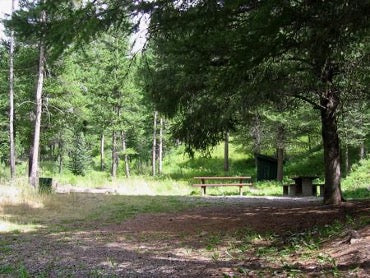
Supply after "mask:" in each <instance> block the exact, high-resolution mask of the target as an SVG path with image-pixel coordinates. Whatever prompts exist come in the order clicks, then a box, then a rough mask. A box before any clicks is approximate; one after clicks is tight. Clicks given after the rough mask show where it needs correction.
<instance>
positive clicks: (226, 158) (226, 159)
mask: <svg viewBox="0 0 370 278" xmlns="http://www.w3.org/2000/svg"><path fill="white" fill-rule="evenodd" d="M224 171H225V172H228V171H229V133H228V132H226V133H225V145H224Z"/></svg>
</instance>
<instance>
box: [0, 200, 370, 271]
mask: <svg viewBox="0 0 370 278" xmlns="http://www.w3.org/2000/svg"><path fill="white" fill-rule="evenodd" d="M91 197H93V196H91ZM110 197H111V196H105V197H102V198H101V199H99V201H100V202H104V200H105V201H107V200H110ZM126 197H127V196H126ZM130 198H131V197H130ZM132 198H143V197H142V196H132ZM155 198H157V197H150V198H146V199H145V202H149V203H150V202H152V201H153V200H155ZM118 199H119V198H118ZM251 199H253V203H252V201H250V202H249V203H248V200H251ZM251 199H248V198H240V199H235V200H234V202H233V203H231V204H230V203H227V202H225V203H222V200H220V202H217V200H216V201H214V200H212V199H209V205H208V206H205V207H194V208H187V210H185V211H182V212H174V213H163V212H161V211H160V210H159V211H158V213H150V211H151V209H150V208H149V209H148V213H144V214H137V215H136V216H135V217H133V218H130V219H126V218H124V219H123V220H122V221H120V222H119V223H108V222H106V221H105V220H104V219H99V217H97V218H93V219H90V218H89V219H72V222H68V221H67V222H65V223H55V222H53V221H52V219H51V218H48V219H47V220H44V221H41V220H40V221H39V222H38V223H36V224H40V225H42V227H41V228H38V230H37V231H35V232H29V233H20V232H12V233H3V234H1V235H0V239H1V240H0V244H1V246H0V250H1V251H2V253H3V254H2V255H3V256H1V258H0V265H4V266H5V265H13V266H22V267H24V268H25V269H26V270H27V272H28V273H29V275H30V276H31V277H33V276H37V275H44V276H47V277H64V276H68V275H71V276H76V277H112V276H119V277H122V276H133V277H208V276H212V275H216V276H222V275H223V273H224V274H230V275H231V274H232V273H234V272H235V271H239V272H240V274H243V275H244V274H245V273H247V274H245V275H249V274H248V273H252V274H251V276H253V275H256V276H257V275H258V273H259V272H261V271H263V272H264V273H270V274H274V273H275V274H276V275H277V274H279V273H283V272H284V273H286V271H291V270H294V271H299V273H301V274H303V275H304V274H305V273H311V274H312V273H316V272H319V273H321V272H325V271H331V270H332V268H330V267H327V269H325V266H323V267H320V268H317V267H316V268H315V269H313V268H312V267H310V266H305V265H299V264H296V265H288V266H286V265H281V266H276V265H275V266H271V263H269V262H267V261H266V259H265V258H264V256H261V257H258V258H255V257H251V258H248V257H243V258H242V259H240V258H239V259H233V258H228V259H224V258H222V259H219V258H217V256H213V255H212V253H213V250H208V249H209V248H208V247H209V245H210V244H213V245H215V246H217V248H218V246H219V245H220V246H221V244H219V242H218V240H219V241H221V240H223V239H226V242H225V243H226V244H227V236H228V235H230V234H232V233H234V232H237V231H240V230H241V229H244V230H248V231H254V232H257V233H267V232H271V233H277V234H284V233H286V232H288V231H289V232H295V231H302V230H305V229H308V228H311V227H313V226H322V225H326V224H330V223H332V222H333V221H336V220H339V221H341V220H343V221H344V220H345V219H346V218H347V217H348V216H351V215H352V216H358V215H363V214H364V215H366V214H367V215H368V214H369V201H363V202H354V203H350V204H347V205H345V206H342V207H335V206H322V205H317V204H312V203H307V202H302V203H298V204H297V203H296V202H289V201H286V200H285V201H284V200H278V201H275V202H274V201H271V200H267V199H266V198H251ZM122 200H126V199H124V198H123V199H122ZM157 200H159V201H160V202H164V200H165V199H164V198H159V199H157ZM236 200H237V201H236ZM117 204H118V205H119V203H117ZM22 206H25V205H22ZM45 209H47V208H45V207H44V208H42V207H39V208H35V207H32V206H28V207H22V208H19V207H18V208H17V207H16V206H14V205H13V206H12V205H8V206H3V213H4V215H7V220H8V221H10V222H11V221H14V222H17V221H18V223H19V219H20V215H17V214H16V213H17V212H18V213H20V212H24V211H28V212H29V213H30V214H32V215H36V214H42V213H43V212H42V211H43V210H45ZM133 215H135V214H133ZM22 219H23V220H24V223H25V224H29V222H27V220H26V219H24V218H22ZM55 225H59V226H58V227H56V226H55ZM215 236H218V237H219V239H218V238H215ZM212 237H213V239H212ZM212 240H213V242H212ZM261 244H262V243H261ZM261 246H262V245H261ZM254 247H256V248H258V247H260V246H259V245H258V243H255V246H254ZM212 248H213V247H212V246H211V248H210V249H212ZM215 248H216V247H215ZM207 250H208V251H209V252H207ZM244 272H245V273H244ZM0 273H1V268H0Z"/></svg>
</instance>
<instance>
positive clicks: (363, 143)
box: [360, 141, 365, 159]
mask: <svg viewBox="0 0 370 278" xmlns="http://www.w3.org/2000/svg"><path fill="white" fill-rule="evenodd" d="M364 158H365V142H364V141H362V142H361V145H360V159H364Z"/></svg>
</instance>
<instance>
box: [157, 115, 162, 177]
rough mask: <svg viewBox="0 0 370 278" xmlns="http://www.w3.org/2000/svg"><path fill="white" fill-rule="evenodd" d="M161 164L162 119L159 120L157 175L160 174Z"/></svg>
mask: <svg viewBox="0 0 370 278" xmlns="http://www.w3.org/2000/svg"><path fill="white" fill-rule="evenodd" d="M162 164H163V118H162V117H161V118H160V120H159V146H158V173H159V174H162Z"/></svg>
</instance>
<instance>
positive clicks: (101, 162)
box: [100, 132, 105, 171]
mask: <svg viewBox="0 0 370 278" xmlns="http://www.w3.org/2000/svg"><path fill="white" fill-rule="evenodd" d="M104 169H105V164H104V132H102V133H101V135H100V170H101V171H104Z"/></svg>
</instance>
